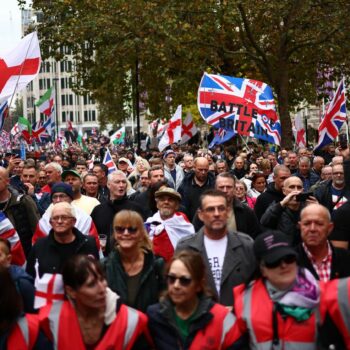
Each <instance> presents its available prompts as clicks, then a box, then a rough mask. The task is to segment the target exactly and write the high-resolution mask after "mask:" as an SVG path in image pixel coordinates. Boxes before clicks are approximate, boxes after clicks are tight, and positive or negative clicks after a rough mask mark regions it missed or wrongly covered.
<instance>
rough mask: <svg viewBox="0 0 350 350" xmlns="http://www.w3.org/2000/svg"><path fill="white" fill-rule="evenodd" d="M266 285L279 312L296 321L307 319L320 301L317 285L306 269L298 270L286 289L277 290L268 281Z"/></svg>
mask: <svg viewBox="0 0 350 350" xmlns="http://www.w3.org/2000/svg"><path fill="white" fill-rule="evenodd" d="M266 287H267V290H268V292H269V295H270V297H271V299H272V300H273V301H274V302H275V303H276V304H277V308H278V310H279V311H280V313H281V314H282V315H283V314H285V315H288V316H291V317H293V318H295V319H296V320H297V321H298V322H301V321H305V320H307V319H308V318H309V317H310V316H311V314H312V312H313V310H314V308H315V307H316V306H317V305H318V304H319V302H320V288H319V285H318V283H317V281H316V279H315V277H314V276H313V275H312V274H311V272H310V271H308V270H307V269H300V270H299V271H298V274H297V278H296V280H295V282H294V284H293V285H292V286H291V288H290V289H289V290H287V291H281V290H278V289H277V288H275V287H274V286H272V285H271V283H270V282H268V281H266Z"/></svg>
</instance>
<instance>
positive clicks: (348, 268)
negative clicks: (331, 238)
mask: <svg viewBox="0 0 350 350" xmlns="http://www.w3.org/2000/svg"><path fill="white" fill-rule="evenodd" d="M331 249H332V264H331V279H335V278H344V277H349V276H350V251H348V250H346V249H342V248H336V247H333V246H332V245H331ZM296 250H297V253H298V262H299V265H300V266H302V267H306V268H307V269H308V270H309V271H310V272H311V273H312V274H313V275H314V277H315V278H316V279H317V280H319V279H320V278H319V276H318V274H317V272H316V270H315V269H314V267H313V265H312V262H311V261H310V259H309V258H308V256H307V255H306V252H305V250H304V248H303V246H302V244H301V243H300V244H299V245H298V246H297V248H296Z"/></svg>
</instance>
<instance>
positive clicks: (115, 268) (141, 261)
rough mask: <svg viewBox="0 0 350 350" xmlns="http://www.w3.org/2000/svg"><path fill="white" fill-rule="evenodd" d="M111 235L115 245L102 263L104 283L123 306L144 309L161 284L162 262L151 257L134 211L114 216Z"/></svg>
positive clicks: (149, 244)
mask: <svg viewBox="0 0 350 350" xmlns="http://www.w3.org/2000/svg"><path fill="white" fill-rule="evenodd" d="M113 238H114V240H115V248H114V250H113V251H112V252H111V253H110V254H109V256H108V258H107V259H106V261H105V263H104V265H105V270H106V278H107V282H108V286H109V287H110V288H111V289H112V290H113V291H115V292H116V293H117V294H118V295H119V296H120V297H121V300H122V302H124V303H125V304H126V305H128V306H132V307H134V308H136V309H138V310H141V311H145V310H146V309H147V307H148V306H149V305H151V304H154V303H156V302H157V301H158V297H159V294H160V292H161V291H162V290H163V289H164V287H165V283H164V279H163V277H162V273H163V267H164V261H163V259H162V258H159V257H155V256H154V254H153V252H152V245H151V241H150V239H149V237H148V234H147V231H146V230H145V227H144V224H143V219H142V217H141V216H140V214H138V213H137V212H135V211H132V210H122V211H120V212H118V213H117V214H116V215H115V217H114V219H113Z"/></svg>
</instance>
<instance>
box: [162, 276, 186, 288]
mask: <svg viewBox="0 0 350 350" xmlns="http://www.w3.org/2000/svg"><path fill="white" fill-rule="evenodd" d="M166 279H167V281H168V284H174V283H175V282H176V280H179V282H180V285H181V286H183V287H188V286H189V285H190V284H191V282H192V278H189V277H185V276H181V277H177V276H174V275H167V276H166Z"/></svg>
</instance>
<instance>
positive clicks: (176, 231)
mask: <svg viewBox="0 0 350 350" xmlns="http://www.w3.org/2000/svg"><path fill="white" fill-rule="evenodd" d="M145 226H146V229H147V231H148V233H149V236H150V238H151V239H153V237H154V236H157V235H159V234H160V233H162V231H163V230H165V231H166V233H167V234H168V236H169V239H170V242H171V244H172V245H173V247H174V248H175V247H176V244H177V242H178V241H179V240H180V239H181V238H183V237H186V236H188V235H193V234H194V227H193V225H192V224H191V223H190V222H189V221H188V219H187V217H186V215H185V214H184V213H181V212H176V213H175V214H174V215H173V216H172V217H171V218H170V219H166V220H162V218H161V217H160V214H159V211H157V212H156V213H155V214H154V215H153V216H151V217H149V218H148V219H147V221H146V222H145Z"/></svg>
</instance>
